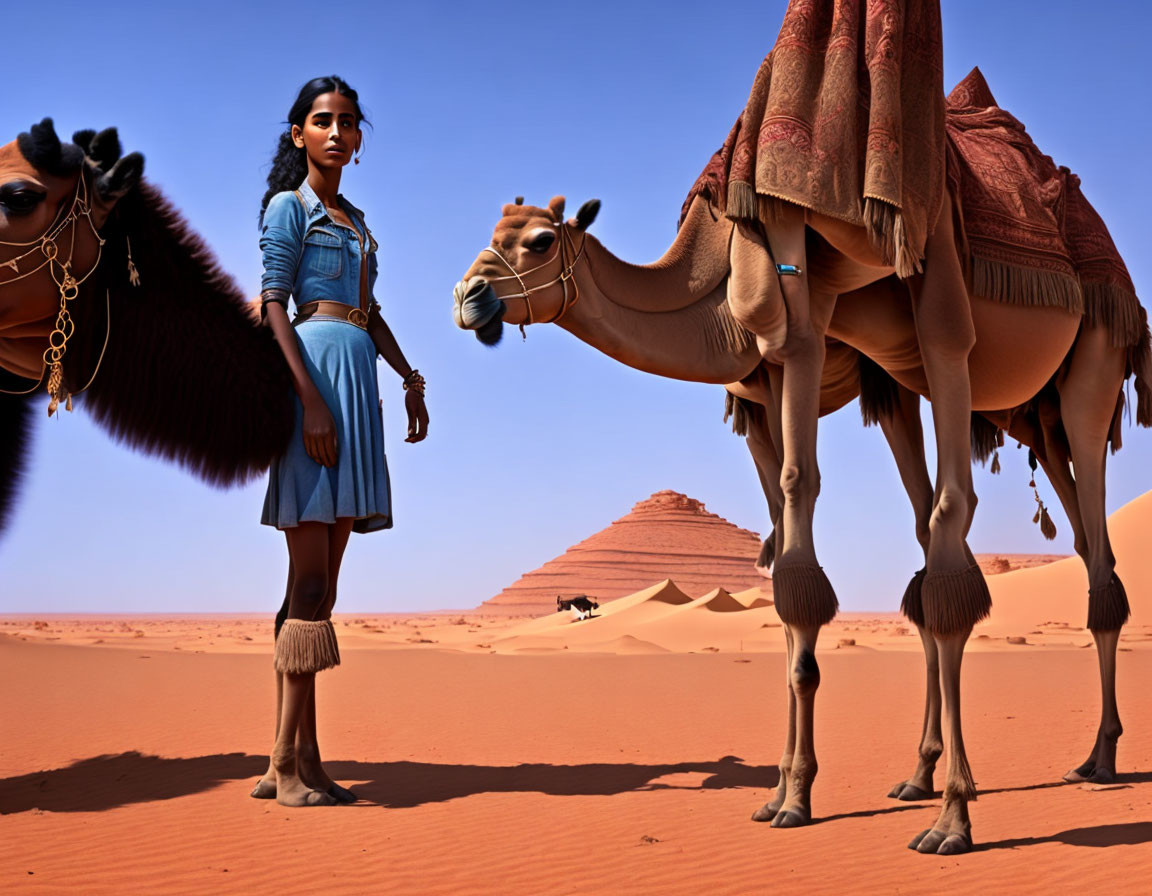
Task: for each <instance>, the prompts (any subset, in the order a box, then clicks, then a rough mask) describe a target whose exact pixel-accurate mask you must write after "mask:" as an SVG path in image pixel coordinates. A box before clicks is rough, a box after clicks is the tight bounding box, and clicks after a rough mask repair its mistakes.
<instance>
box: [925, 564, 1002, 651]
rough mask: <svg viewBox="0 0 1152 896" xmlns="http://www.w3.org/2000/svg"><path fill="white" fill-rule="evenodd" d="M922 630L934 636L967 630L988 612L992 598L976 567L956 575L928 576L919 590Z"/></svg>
mask: <svg viewBox="0 0 1152 896" xmlns="http://www.w3.org/2000/svg"><path fill="white" fill-rule="evenodd" d="M921 600H922V602H923V604H924V627H925V628H927V629H928V631H930V632H932V633H933V634H934V635H951V634H955V633H957V632H962V631H965V630H967V629H970V628H971V627H972V626H973V625H975V624H976V623H977V622H979V621H980V620H981V619H985V618H987V616H988V614H989V613H990V612H991V610H992V595H991V594H989V593H988V583H987V582H985V581H984V573H982V572H981V571H980V567H979V566H970V567H968V569H963V570H960V571H959V572H930V573H926V574H925V576H924V583H923V585H922V588H921Z"/></svg>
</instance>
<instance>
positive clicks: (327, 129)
mask: <svg viewBox="0 0 1152 896" xmlns="http://www.w3.org/2000/svg"><path fill="white" fill-rule="evenodd" d="M292 141H293V142H294V143H295V144H296V145H297V146H298V147H300V148H301V149H303V150H304V151H305V152H306V153H307V154H308V160H309V161H310V162H311V163H312V164H313V165H314V166H316V167H317V168H343V167H344V166H345V165H347V164H348V162H349V161H351V159H352V154H353V153H354V152H356V150H358V149H359V148H360V126H359V124H358V123H357V121H356V104H355V103H354V102H352V100H350V99H349V98H348V97H346V96H343V95H341V94H339V93H322V94H320V96H318V97H316V99H315V100H313V101H312V108H311V109H309V110H308V115H307V116H306V117H305V119H304V127H300V126H299V125H295V124H294V125H292Z"/></svg>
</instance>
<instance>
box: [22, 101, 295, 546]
mask: <svg viewBox="0 0 1152 896" xmlns="http://www.w3.org/2000/svg"><path fill="white" fill-rule="evenodd" d="M73 139H74V141H75V143H74V144H63V143H61V141H60V140H59V138H58V137H57V136H56V133H55V130H54V128H53V126H52V122H51V120H50V119H44V121H42V122H41V123H39V124H37V125H34V126H33V127H32V128H31V129H30V130H29V131H28V132H27V133H25V134H21V135H20V136H19V137H18V138H17V139H16V140H15V141H13V142H11V143H8V144H7V145H5V146H3V147H0V390H3V392H0V529H2V528H3V524H4V521H5V518H6V515H7V512H8V511H9V510H10V509H11V505H12V502H13V499H14V496H15V488H16V484H17V480H18V478H19V474H20V471H21V469H22V465H23V461H24V457H25V455H26V452H27V450H28V448H29V438H28V433H29V426H30V422H31V418H30V414H31V413H32V410H33V408H34V407H35V406H36V405H37V404H39V402H40V401H41V400H43V399H42V396H43V391H42V390H43V389H44V388H45V387H47V388H49V390H50V393H51V404H50V408H51V409H52V410H54V409H55V407H56V405H57V403H63V404H65V405H68V404H70V403H71V402H70V396H71V395H72V394H80V395H81V398H80V400H81V402H82V403H83V405H84V406H85V407H86V408H87V410H88V411H89V412H90V413H91V414H92V416H93V417H94V418H95V419H96V421H97V422H98V423H99V424H100V425H101V426H103V427H104V428H105V429H106V430H107V431H108V432H109V433H110V434H111V435H112V436H113V437H114V438H115V439H117V440H118V441H121V442H124V443H125V444H127V445H129V446H130V447H133V448H136V449H138V450H141V451H144V452H145V453H148V454H153V455H157V456H159V457H161V458H164V459H166V460H170V461H176V462H177V463H179V464H181V465H182V466H184V467H186V468H187V469H189V470H190V471H191V472H193V473H194V474H196V475H197V476H199V477H200V478H202V479H204V480H205V481H207V482H209V483H211V484H213V485H228V484H232V483H236V482H241V481H243V480H245V479H248V478H250V477H251V476H253V475H255V474H257V473H259V472H260V471H262V470H264V469H265V468H266V467H267V465H268V463H269V461H270V460H271V458H272V457H274V456H275V455H276V454H277V453H279V452H280V451H281V449H282V446H283V445H285V444H286V443H287V440H288V436H289V434H290V432H291V426H292V425H293V404H292V401H293V399H292V395H293V393H292V386H291V381H290V379H289V377H288V370H287V367H286V365H285V363H284V359H283V356H282V353H281V352H280V351H279V349H278V348H277V346H276V343H275V342H274V340H273V338H272V335H271V333H269V332H268V331H267V330H266V329H264V328H262V327H260V326H259V325H258V323H257V322H256V321H254V320H253V319H252V317H251V315H250V312H249V309H248V306H247V303H246V301H245V297H244V295H243V293H242V292H241V290H240V289H239V288H238V287H237V285H236V284H235V283H234V282H233V280H232V279H231V277H229V276H228V275H227V274H226V273H224V272H223V271H222V270H220V268H219V267H218V266H217V264H216V261H215V259H214V258H213V256H212V254H211V252H210V251H209V250H208V248H207V246H206V245H205V244H204V243H203V242H202V241H201V240H200V238H199V237H198V236H197V235H196V234H195V233H193V232H192V231H191V229H190V228H189V227H188V225H187V224H186V223H185V221H184V220H183V218H182V217H181V216H180V214H179V213H178V212H177V211H176V210H175V209H174V208H173V207H172V206H171V205H170V204H169V203H168V202H167V201H166V200H165V199H164V197H163V196H162V195H161V194H160V192H159V191H158V190H157V189H155V188H154V187H152V186H151V185H149V184H148V183H146V182H144V181H142V180H141V173H142V170H143V159H142V158H141V156H140V155H139V154H137V153H133V154H130V155H127V156H123V157H121V149H120V142H119V139H118V138H117V136H116V132H115V131H114V130H106V131H102V132H101V133H99V134H97V133H95V132H92V131H81V132H79V133H77V134H76V135H74V137H73ZM54 330H57V331H59V332H58V333H57V335H52V334H53V332H54ZM65 333H66V334H67V335H69V336H70V338H68V339H66V340H65V339H63V338H62V334H65ZM50 340H51V343H50ZM61 348H63V351H58V350H59V349H61ZM54 349H55V350H57V352H56V355H53V350H54ZM54 360H57V361H59V367H58V368H57V370H58V371H59V377H58V381H55V380H54V378H53V367H54V364H53V361H54Z"/></svg>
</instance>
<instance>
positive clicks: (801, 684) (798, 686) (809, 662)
mask: <svg viewBox="0 0 1152 896" xmlns="http://www.w3.org/2000/svg"><path fill="white" fill-rule="evenodd" d="M791 684H792V690H793V692H794V693H795V694H796V696H797V697H798V698H800V699H804V698H807V697H811V696H813V695H814V694H815V693H816V690H817V688H819V687H820V666H819V664H818V663H817V662H816V655H815V654H814V653H813V652H812V651H811V650H808V649H807V648H805V649H803V650H801V651H800V652H799V653H798V654H797V656H796V662H795V664H794V665H793V666H792V670H791Z"/></svg>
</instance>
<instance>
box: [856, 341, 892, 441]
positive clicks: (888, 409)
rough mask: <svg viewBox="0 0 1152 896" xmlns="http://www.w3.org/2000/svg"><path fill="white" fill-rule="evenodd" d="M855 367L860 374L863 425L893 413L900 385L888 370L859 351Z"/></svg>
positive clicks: (871, 423) (870, 423) (869, 424)
mask: <svg viewBox="0 0 1152 896" xmlns="http://www.w3.org/2000/svg"><path fill="white" fill-rule="evenodd" d="M857 367H858V370H859V376H860V416H861V417H863V418H864V425H865V426H873V425H875V424H877V423H879V422H880V420H881V419H883V418H886V417H891V416H892V415H893V414H894V413H895V409H896V405H897V403H898V402H899V400H900V392H899V390H900V387H899V385H897V383H896V381H895V380H894V379H892V377H891V376H889V374H888V371H886V370H885V369H884V368H883V367H881V366H880V365H879V364H877V363H876V362H875V361H873V360H872V359H871V358H869V357H868V356H867V355H865V354H863V353H861V354H860V356H859V361H858V362H857Z"/></svg>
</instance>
